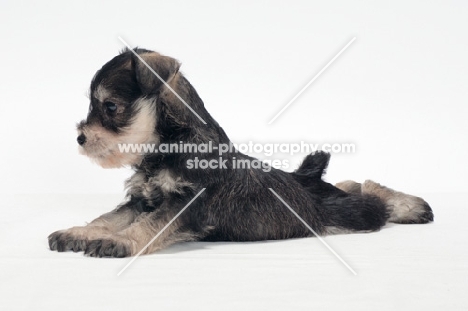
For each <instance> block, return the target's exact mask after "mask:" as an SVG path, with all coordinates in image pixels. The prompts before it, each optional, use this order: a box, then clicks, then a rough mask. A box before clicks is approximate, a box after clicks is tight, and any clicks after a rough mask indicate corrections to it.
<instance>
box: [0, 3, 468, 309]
mask: <svg viewBox="0 0 468 311" xmlns="http://www.w3.org/2000/svg"><path fill="white" fill-rule="evenodd" d="M467 16H468V2H466V1H438V2H435V1H408V0H405V1H392V2H391V3H386V4H385V3H383V2H382V1H379V2H378V3H377V1H242V2H241V1H237V2H233V1H232V2H231V1H128V2H124V1H106V2H99V3H95V2H92V1H86V2H84V1H81V2H77V3H74V2H64V1H48V2H44V3H33V2H32V1H26V2H19V1H7V0H1V2H0V23H1V27H0V42H1V44H2V49H1V50H0V53H1V67H0V68H1V72H0V73H1V74H0V94H1V100H0V116H1V118H2V119H1V122H0V131H1V134H2V135H1V144H0V148H1V150H0V154H1V161H0V173H1V176H2V178H1V187H0V189H1V190H0V191H1V192H2V198H3V200H2V203H1V205H0V212H1V213H0V216H1V217H0V245H1V247H0V295H1V298H0V310H83V309H86V310H102V309H115V310H129V309H135V310H137V309H138V310H155V309H162V310H187V309H197V310H198V309H200V310H202V309H203V310H220V309H223V310H256V311H257V310H311V309H317V310H343V309H349V310H367V309H377V308H378V309H379V310H423V309H424V310H441V309H444V308H445V309H447V310H467V309H468V307H467V306H468V300H467V298H466V289H467V288H468V269H467V264H466V263H467V261H468V249H467V248H466V247H464V245H465V244H466V236H467V235H468V227H467V226H466V225H464V222H465V219H466V218H467V217H468V210H467V209H466V203H465V201H466V194H463V193H459V194H452V192H466V189H465V187H466V186H465V184H464V183H463V182H462V178H464V177H465V176H467V173H468V166H467V165H465V163H464V160H465V159H466V158H467V157H468V148H467V142H466V138H465V137H466V133H467V132H468V122H466V119H467V112H468V108H467V85H468V78H467V74H466V73H467V72H468V60H467V47H468V36H467V29H468V19H467V18H466V17H467ZM118 36H122V38H124V39H125V40H126V41H127V42H129V43H130V44H131V45H134V46H136V45H138V46H140V47H144V48H147V49H154V50H157V51H160V52H161V53H164V54H167V55H170V56H173V57H176V58H177V59H179V60H180V61H181V62H182V67H181V70H182V71H183V72H184V74H185V75H186V76H187V77H188V78H189V80H190V81H191V82H192V84H193V85H194V86H195V87H196V89H197V90H198V92H199V94H200V95H201V97H202V98H203V99H204V101H205V105H206V107H207V109H208V111H209V112H210V113H211V114H212V115H213V116H214V117H215V118H216V119H217V120H218V121H219V123H220V124H221V125H222V126H223V127H224V128H225V130H226V132H227V133H228V135H229V136H230V138H231V139H232V140H233V141H234V142H237V143H245V142H248V141H250V140H252V141H255V142H270V143H285V142H291V143H297V142H300V141H301V140H304V141H308V142H311V143H312V142H313V143H324V142H328V143H335V142H336V143H340V142H341V143H354V144H355V145H356V147H357V150H356V152H355V153H353V154H334V155H333V156H332V160H331V163H330V169H329V171H328V175H327V179H328V180H329V181H331V182H337V181H340V180H343V179H355V180H359V181H362V180H364V179H367V178H371V179H375V180H377V181H379V182H381V183H384V184H386V185H389V186H392V187H395V188H398V189H401V190H404V191H407V192H409V193H413V194H416V195H421V196H423V197H424V198H425V199H427V201H428V202H429V203H430V204H431V206H432V207H433V208H434V212H435V222H434V223H431V224H427V225H421V226H418V225H414V226H413V225H410V226H404V225H395V224H388V225H386V226H385V227H384V228H383V229H382V230H381V231H380V232H378V233H372V234H352V235H336V236H326V237H324V240H326V241H327V243H329V245H330V247H332V248H333V249H334V250H336V252H337V253H338V254H340V255H341V256H342V258H343V259H344V260H345V261H346V262H347V263H349V265H350V266H351V267H353V269H355V270H356V271H357V272H358V275H357V276H354V275H352V274H351V273H349V271H347V270H346V268H345V267H344V266H342V265H341V263H340V262H339V261H338V260H337V259H336V258H335V257H334V256H333V255H332V253H330V252H329V250H327V249H326V248H325V247H324V246H323V245H322V244H321V243H320V241H319V239H315V238H310V239H294V240H285V241H259V242H254V243H229V242H227V243H204V242H192V243H183V244H178V245H175V246H173V247H169V248H168V249H165V250H163V251H161V252H158V253H156V254H152V255H147V256H141V257H139V258H138V260H137V261H135V262H134V264H133V265H132V266H131V268H129V269H128V270H127V271H126V272H125V274H124V275H122V276H120V277H117V273H118V272H119V271H120V269H122V268H123V267H124V266H125V265H126V264H127V263H128V262H129V258H124V259H100V260H97V259H93V258H89V257H85V256H83V254H82V253H71V252H69V253H60V254H59V253H57V252H51V251H50V250H49V249H48V245H47V238H46V237H47V236H48V235H49V234H50V233H51V232H53V231H55V230H58V229H64V228H68V227H71V226H75V225H83V224H85V221H90V220H92V219H93V218H95V217H97V216H98V215H100V214H102V213H104V212H107V211H109V210H110V209H111V208H113V207H114V206H115V205H116V204H117V202H119V200H121V198H122V196H123V180H124V179H125V178H126V177H128V176H129V175H130V174H131V171H130V170H129V169H120V170H104V169H102V168H100V167H98V166H97V165H95V164H93V163H91V162H90V161H89V160H88V159H87V158H85V157H83V156H81V155H79V154H78V152H77V149H78V148H77V143H76V132H75V124H76V123H77V122H78V121H80V120H81V119H82V118H84V117H85V115H86V113H87V110H88V99H87V98H86V93H87V89H88V86H89V83H90V80H91V78H92V77H93V75H94V73H95V72H96V70H98V69H99V68H100V67H101V66H102V65H103V64H104V63H105V62H107V61H108V60H110V59H111V58H112V57H113V56H115V55H116V54H117V53H118V52H119V50H121V49H122V48H123V45H122V43H121V42H120V41H119V40H118V39H117V37H118ZM353 37H356V40H355V41H354V42H353V43H352V45H351V46H349V48H348V49H347V50H346V51H345V52H344V53H343V54H342V55H341V56H340V57H339V58H338V59H337V60H336V61H335V62H334V63H333V64H332V65H331V66H330V67H329V68H328V69H327V70H326V71H325V72H324V73H323V74H322V75H321V76H320V77H319V78H318V79H317V80H316V81H315V82H314V83H313V84H312V85H311V86H310V88H309V89H307V91H305V92H304V93H303V94H302V95H301V96H300V97H299V98H298V99H297V101H296V102H294V103H293V104H292V106H290V108H289V109H287V110H286V111H285V112H284V113H283V114H282V115H281V116H280V117H279V118H278V119H277V120H276V121H275V122H274V123H273V124H271V125H268V124H267V123H268V121H269V120H270V119H271V118H273V116H275V114H276V113H277V112H278V111H279V110H280V109H281V108H282V107H283V106H284V105H286V103H287V102H288V101H289V100H290V99H291V98H292V97H294V95H295V94H297V92H299V90H301V88H302V87H303V86H304V85H306V84H307V83H308V82H309V81H310V80H311V79H312V78H313V77H314V76H315V75H316V74H317V73H318V72H319V71H320V70H321V69H322V68H323V67H324V66H325V65H326V64H327V63H328V62H329V61H330V60H331V59H332V58H333V57H334V56H335V55H336V53H338V51H340V50H341V49H342V47H343V46H345V44H346V43H348V42H349V41H350V40H351V39H352V38H353ZM303 156H304V155H296V156H293V157H288V160H289V161H290V162H291V164H292V167H291V168H290V169H289V170H292V169H293V168H295V167H296V166H297V165H298V163H299V162H300V160H301V158H302V157H303ZM83 193H84V194H86V195H82V194H83ZM7 194H13V195H7ZM51 194H53V195H51ZM459 223H461V224H459Z"/></svg>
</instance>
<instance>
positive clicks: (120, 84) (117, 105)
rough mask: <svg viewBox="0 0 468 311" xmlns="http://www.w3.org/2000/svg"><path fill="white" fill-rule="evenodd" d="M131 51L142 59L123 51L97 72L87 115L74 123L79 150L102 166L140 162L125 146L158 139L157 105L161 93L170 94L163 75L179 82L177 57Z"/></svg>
mask: <svg viewBox="0 0 468 311" xmlns="http://www.w3.org/2000/svg"><path fill="white" fill-rule="evenodd" d="M134 51H135V52H136V53H137V54H138V55H139V56H140V57H141V59H143V61H144V62H143V61H142V60H141V59H139V58H138V57H137V56H136V55H134V53H133V52H132V51H130V50H126V51H124V52H122V53H121V54H120V55H118V56H116V57H115V58H113V59H112V60H111V61H109V62H108V63H107V64H105V65H104V66H103V67H102V68H101V69H100V70H99V71H98V72H97V73H96V75H95V76H94V78H93V80H92V82H91V89H90V101H91V103H90V106H89V112H88V116H87V118H86V119H85V120H83V121H81V122H80V123H79V124H78V126H77V128H78V138H77V141H78V144H79V145H80V147H79V148H80V152H81V153H82V154H85V155H87V156H89V157H90V158H91V159H93V160H95V161H96V162H97V163H98V164H99V165H101V166H102V167H106V168H110V167H121V166H126V165H138V164H139V163H140V161H141V159H142V157H143V155H142V153H141V152H138V151H135V150H134V151H133V152H128V151H127V152H124V151H123V150H122V146H123V145H124V144H127V145H128V144H134V145H142V144H158V143H159V141H160V134H159V133H158V131H157V123H158V117H157V115H158V112H157V111H158V110H160V109H159V108H158V105H159V104H160V98H161V97H162V96H163V95H164V96H165V97H169V95H168V94H167V87H166V86H165V84H164V83H163V82H162V81H161V79H163V80H164V81H165V82H166V83H167V84H169V85H172V84H177V80H178V78H177V77H178V75H179V73H178V71H179V66H180V64H179V63H178V62H177V61H176V60H175V59H173V58H171V57H167V56H163V55H161V54H159V53H156V52H152V51H148V50H143V49H135V50H134ZM145 63H146V64H145ZM147 65H148V66H149V67H150V68H151V69H149V68H148V66H147ZM153 71H154V72H156V73H157V74H158V75H159V77H157V76H156V75H155V74H154V72H153ZM160 78H161V79H160ZM174 88H175V87H174Z"/></svg>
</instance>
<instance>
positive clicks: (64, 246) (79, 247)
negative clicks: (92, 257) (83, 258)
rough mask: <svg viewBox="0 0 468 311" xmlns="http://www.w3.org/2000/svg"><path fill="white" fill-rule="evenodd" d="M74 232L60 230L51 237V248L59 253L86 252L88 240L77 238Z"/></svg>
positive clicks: (49, 238)
mask: <svg viewBox="0 0 468 311" xmlns="http://www.w3.org/2000/svg"><path fill="white" fill-rule="evenodd" d="M72 230H73V229H69V230H60V231H56V232H54V233H52V234H51V235H49V237H48V240H49V248H50V249H51V250H53V251H58V252H65V251H74V252H80V251H84V250H85V248H86V243H87V241H86V239H84V238H83V237H79V236H76V235H75V234H73V231H72Z"/></svg>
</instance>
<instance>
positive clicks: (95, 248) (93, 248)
mask: <svg viewBox="0 0 468 311" xmlns="http://www.w3.org/2000/svg"><path fill="white" fill-rule="evenodd" d="M133 249H134V247H133V243H132V242H131V241H130V240H127V239H123V238H117V237H116V236H113V237H110V238H106V239H98V240H93V241H90V242H89V243H88V245H87V246H86V249H85V254H86V255H88V256H90V257H117V258H123V257H129V256H132V255H133V253H134V252H133Z"/></svg>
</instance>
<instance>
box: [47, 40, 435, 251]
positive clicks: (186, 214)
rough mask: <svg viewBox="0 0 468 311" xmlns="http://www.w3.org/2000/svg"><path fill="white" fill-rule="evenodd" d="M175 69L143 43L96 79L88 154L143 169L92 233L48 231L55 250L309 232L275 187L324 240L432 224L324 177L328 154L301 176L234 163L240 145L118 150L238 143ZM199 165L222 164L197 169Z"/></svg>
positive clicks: (409, 206)
mask: <svg viewBox="0 0 468 311" xmlns="http://www.w3.org/2000/svg"><path fill="white" fill-rule="evenodd" d="M135 54H137V55H138V56H139V57H137V56H136V55H135ZM145 63H146V64H145ZM147 65H148V66H149V67H150V68H151V69H152V70H151V69H150V68H148V67H147ZM179 67H180V64H179V62H178V61H177V60H175V59H173V58H171V57H167V56H163V55H161V54H159V53H156V52H152V51H148V50H144V49H139V48H137V49H134V50H133V51H132V50H125V51H123V52H122V53H121V54H120V55H118V56H116V57H115V58H113V59H112V60H111V61H109V62H108V63H107V64H105V65H104V66H103V67H102V68H101V69H100V70H99V71H98V72H97V73H96V75H95V76H94V78H93V80H92V82H91V90H90V94H91V103H90V106H89V113H88V116H87V118H86V120H84V121H82V122H81V123H79V124H78V132H79V136H78V139H77V141H78V144H79V145H80V147H79V148H80V151H81V153H82V154H84V155H87V156H88V157H90V158H91V159H93V160H94V161H95V162H97V163H98V164H99V165H101V166H102V167H105V168H112V167H122V166H131V167H132V168H133V170H134V171H135V173H134V174H133V176H132V177H131V178H130V179H129V180H127V182H126V186H127V195H126V200H125V202H123V203H122V204H120V205H119V206H118V207H117V208H116V209H114V210H113V211H111V212H109V213H107V214H104V215H102V216H100V217H98V218H97V219H95V220H93V221H92V222H91V223H89V224H88V225H86V226H82V227H73V228H70V229H67V230H61V231H57V232H54V233H52V234H51V235H50V236H49V238H48V240H49V246H50V249H51V250H57V251H59V252H63V251H69V250H70V251H74V252H78V251H84V253H85V254H87V255H89V256H93V257H126V256H132V255H135V254H137V253H138V252H140V251H141V250H143V249H144V252H143V253H153V252H155V251H157V250H159V249H162V248H165V247H167V246H169V245H171V244H173V243H177V242H183V241H261V240H276V239H289V238H299V237H308V236H312V235H313V233H312V232H311V231H309V229H307V227H305V226H304V225H303V223H301V221H300V220H299V219H298V218H297V217H296V216H295V215H294V214H293V213H291V212H290V211H289V210H288V208H287V207H286V206H285V205H284V204H283V203H282V202H281V201H280V200H279V199H278V198H277V197H276V196H275V195H274V194H273V193H272V192H271V191H270V188H271V189H272V190H274V191H275V192H276V193H277V194H278V195H279V196H280V197H281V198H282V199H283V200H284V201H285V202H287V203H288V205H289V206H291V207H292V208H293V209H294V210H295V211H296V212H297V214H298V215H299V216H300V217H301V218H302V219H303V220H305V221H306V222H307V223H308V224H309V226H310V227H312V228H313V229H314V230H315V232H316V233H317V234H320V235H324V234H336V233H350V232H363V231H364V232H370V231H377V230H379V229H380V228H381V227H382V226H384V225H385V223H386V222H388V221H389V222H395V223H427V222H430V221H432V220H433V213H432V210H431V208H430V207H429V205H428V204H427V203H426V202H425V201H424V200H423V199H421V198H419V197H415V196H411V195H407V194H404V193H402V192H398V191H394V190H392V189H389V188H386V187H384V186H381V185H379V184H377V183H375V182H372V181H366V182H364V183H363V184H359V183H355V182H352V181H346V182H342V183H339V184H337V185H336V186H333V185H331V184H329V183H326V182H324V181H323V180H322V175H323V174H324V172H325V169H326V167H327V165H328V162H329V159H330V156H329V154H326V153H323V152H318V153H314V154H311V155H308V156H307V157H306V158H305V159H304V161H303V163H302V164H301V165H300V166H299V168H298V169H297V170H296V171H295V172H293V173H287V172H283V171H281V170H277V169H274V168H271V169H270V170H269V171H268V172H265V170H263V169H262V168H259V167H244V168H238V167H234V165H233V161H234V160H237V161H239V160H243V161H253V160H255V159H253V158H251V157H249V156H247V155H244V154H242V153H240V152H237V150H229V151H227V152H225V153H223V154H222V156H219V155H218V154H217V153H213V152H212V153H210V152H201V151H199V150H197V151H195V152H185V153H184V152H179V153H175V152H174V153H156V152H134V153H132V152H121V151H120V149H119V145H121V144H150V145H154V146H161V145H162V144H174V143H175V144H178V143H180V142H184V143H190V144H198V145H200V144H211V145H212V146H213V147H215V148H216V147H219V146H221V145H222V144H224V145H229V144H230V140H229V138H228V136H227V135H226V133H225V132H224V130H223V129H222V127H220V126H219V124H218V123H217V122H216V121H215V120H214V119H213V118H212V117H211V115H210V114H209V113H208V112H207V111H206V109H205V107H204V104H203V101H202V100H201V99H200V97H199V96H198V94H197V91H196V90H195V89H194V87H193V86H192V85H191V84H190V82H189V81H188V80H187V79H186V78H185V77H184V75H183V74H182V73H180V72H179ZM153 71H154V72H156V73H157V74H158V76H159V77H158V76H156V75H155V74H154V72H153ZM176 94H177V95H176ZM179 96H180V98H179ZM181 99H183V100H184V102H185V103H184V102H183V101H181ZM185 104H187V105H188V106H190V108H192V110H193V112H196V115H195V114H194V113H193V112H192V111H191V110H190V109H189V108H188V107H186V105H185ZM201 119H202V120H203V121H205V122H206V124H203V122H202V121H201ZM194 160H198V161H200V160H207V161H212V160H216V161H222V162H223V163H224V165H223V167H217V168H211V167H207V168H189V167H188V166H187V163H188V162H190V161H194ZM196 196H197V197H196ZM195 197H196V199H195V200H193V199H194V198H195ZM191 201H192V202H191ZM190 202H191V203H190ZM188 203H190V205H189V206H188ZM184 207H186V210H184V211H183V213H181V214H180V215H178V213H180V212H181V211H182V209H184ZM177 215H178V217H175V216H177ZM171 220H173V222H172V223H170V222H171ZM169 223H170V225H169V226H167V228H165V230H162V229H163V228H164V227H165V226H166V225H167V224H169ZM158 234H159V236H158V237H157V239H155V240H154V241H153V242H152V243H150V244H149V246H148V247H147V248H145V246H147V244H148V243H149V242H150V241H151V240H152V239H153V237H155V236H156V235H158Z"/></svg>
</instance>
